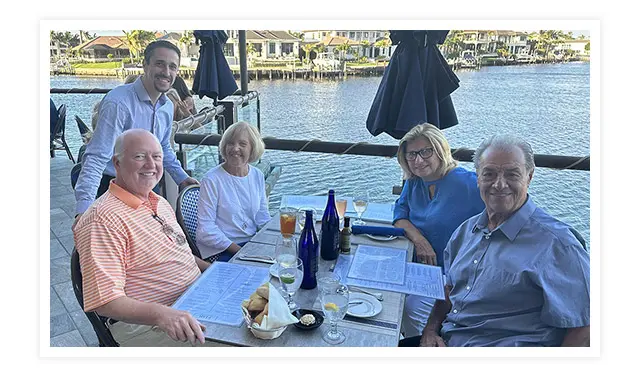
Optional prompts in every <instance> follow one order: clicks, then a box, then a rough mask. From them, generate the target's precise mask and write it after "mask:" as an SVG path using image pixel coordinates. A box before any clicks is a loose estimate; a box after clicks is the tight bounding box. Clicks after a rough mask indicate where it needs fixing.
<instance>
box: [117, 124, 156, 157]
mask: <svg viewBox="0 0 640 377" xmlns="http://www.w3.org/2000/svg"><path fill="white" fill-rule="evenodd" d="M136 134H149V135H151V136H153V139H154V140H155V141H156V143H158V145H160V146H161V148H162V144H160V140H158V138H157V137H156V135H154V134H152V133H151V132H149V131H147V130H143V129H142V128H132V129H129V130H126V131H124V132H123V133H121V134H120V135H118V137H116V143H115V145H114V146H113V156H114V157H115V158H116V160H118V161H120V158H121V157H122V155H123V154H124V139H125V138H126V137H127V135H136Z"/></svg>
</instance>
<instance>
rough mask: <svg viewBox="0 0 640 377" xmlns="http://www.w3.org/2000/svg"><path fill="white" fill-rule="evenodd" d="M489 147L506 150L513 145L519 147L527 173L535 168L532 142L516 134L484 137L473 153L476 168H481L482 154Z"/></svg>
mask: <svg viewBox="0 0 640 377" xmlns="http://www.w3.org/2000/svg"><path fill="white" fill-rule="evenodd" d="M489 147H494V148H498V149H501V150H506V149H507V148H511V147H518V148H520V150H521V151H522V153H523V154H524V165H525V168H526V169H527V173H531V172H532V171H533V169H534V168H535V162H534V156H533V149H532V148H531V144H529V143H527V142H526V141H524V139H522V138H520V137H518V136H514V135H494V136H491V137H490V138H488V139H484V140H483V141H482V143H480V146H479V147H478V149H476V152H475V153H474V154H473V165H474V166H475V168H476V170H478V168H480V159H481V158H482V154H483V153H484V152H485V151H486V150H487V149H489Z"/></svg>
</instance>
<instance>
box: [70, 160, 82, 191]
mask: <svg viewBox="0 0 640 377" xmlns="http://www.w3.org/2000/svg"><path fill="white" fill-rule="evenodd" d="M80 170H82V164H81V163H77V164H75V165H73V167H72V168H71V188H72V189H74V190H75V189H76V183H77V182H78V178H79V177H80Z"/></svg>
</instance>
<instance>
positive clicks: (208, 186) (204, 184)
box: [196, 176, 232, 254]
mask: <svg viewBox="0 0 640 377" xmlns="http://www.w3.org/2000/svg"><path fill="white" fill-rule="evenodd" d="M217 208H218V190H217V189H216V187H215V184H214V182H213V180H212V179H211V178H210V177H208V176H207V177H204V178H203V179H202V181H200V199H199V200H198V227H197V228H196V244H197V245H198V248H200V247H201V245H203V246H205V247H206V248H208V249H212V250H213V252H214V254H216V253H218V252H222V251H224V250H226V249H227V248H228V247H229V246H230V245H231V244H232V242H231V240H230V239H229V238H228V237H227V236H226V235H225V234H224V232H223V231H222V230H221V229H220V228H219V227H218V225H216V217H217Z"/></svg>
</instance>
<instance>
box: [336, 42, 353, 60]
mask: <svg viewBox="0 0 640 377" xmlns="http://www.w3.org/2000/svg"><path fill="white" fill-rule="evenodd" d="M336 51H340V60H345V59H346V57H345V55H346V54H348V53H350V52H351V46H350V45H349V42H344V43H343V44H341V45H339V46H338V47H336Z"/></svg>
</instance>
